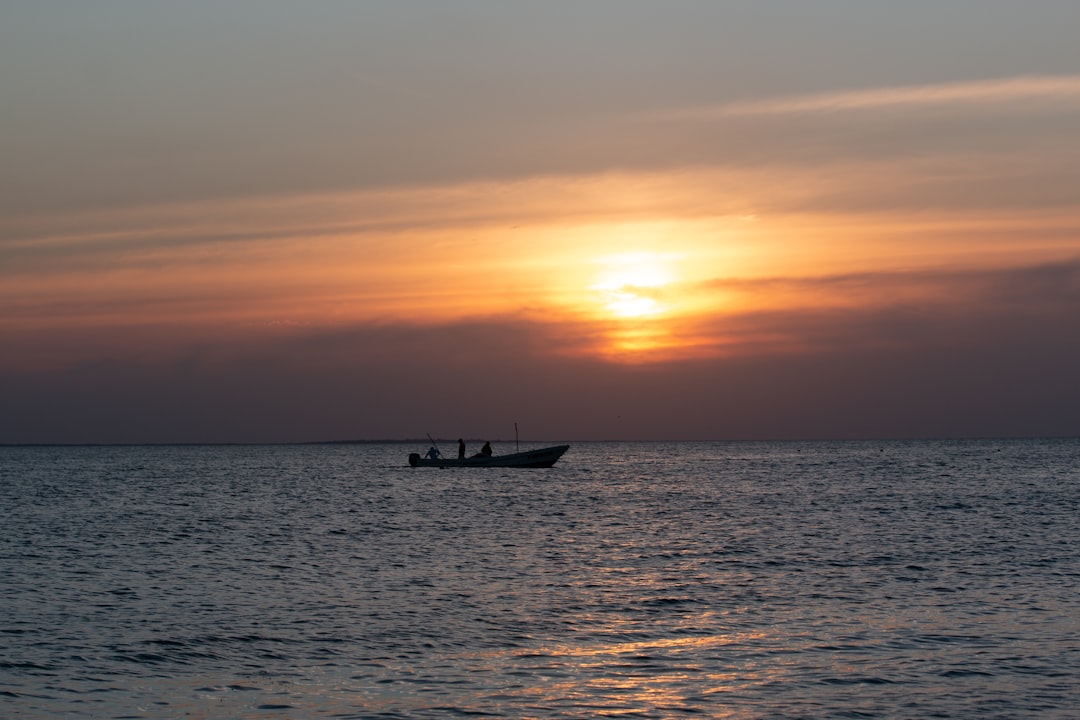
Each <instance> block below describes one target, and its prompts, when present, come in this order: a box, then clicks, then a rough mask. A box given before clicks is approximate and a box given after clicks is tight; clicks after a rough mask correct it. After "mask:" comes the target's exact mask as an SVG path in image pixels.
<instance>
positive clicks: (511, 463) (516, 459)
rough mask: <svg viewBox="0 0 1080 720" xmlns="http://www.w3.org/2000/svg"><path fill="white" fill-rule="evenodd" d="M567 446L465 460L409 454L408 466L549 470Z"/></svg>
mask: <svg viewBox="0 0 1080 720" xmlns="http://www.w3.org/2000/svg"><path fill="white" fill-rule="evenodd" d="M569 449H570V446H569V445H553V446H551V447H546V448H539V449H537V450H526V451H525V452H516V453H510V454H509V455H473V456H472V457H467V458H447V457H436V458H428V457H421V456H420V453H409V464H410V465H412V466H413V467H437V468H451V467H497V468H549V467H551V466H552V465H554V464H555V463H556V462H557V461H558V459H559V458H561V457H562V456H563V453H564V452H566V451H567V450H569Z"/></svg>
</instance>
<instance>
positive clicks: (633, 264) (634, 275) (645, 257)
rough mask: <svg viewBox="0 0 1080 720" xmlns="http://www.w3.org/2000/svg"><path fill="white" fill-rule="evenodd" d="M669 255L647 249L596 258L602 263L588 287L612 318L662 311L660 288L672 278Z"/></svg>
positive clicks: (635, 316)
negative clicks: (592, 282) (646, 250)
mask: <svg viewBox="0 0 1080 720" xmlns="http://www.w3.org/2000/svg"><path fill="white" fill-rule="evenodd" d="M672 259H673V258H672V256H668V255H660V254H658V253H651V252H635V253H622V254H619V255H611V256H608V257H604V258H599V259H598V260H596V261H595V262H596V263H597V264H599V265H601V266H602V267H603V270H602V271H601V273H600V276H599V277H598V278H597V281H596V282H595V283H594V284H593V285H592V286H590V288H589V289H590V290H592V291H593V292H595V293H597V296H598V299H599V303H600V305H601V306H603V308H604V309H605V311H606V313H607V314H608V315H610V316H612V317H616V318H642V317H650V316H654V315H660V314H662V313H664V312H665V311H666V310H667V309H668V306H667V305H666V304H665V303H664V302H663V299H662V298H663V295H662V292H661V288H663V287H664V286H665V285H668V284H670V283H671V282H673V281H674V280H675V277H674V273H673V272H672V270H671V267H670V261H671V260H672Z"/></svg>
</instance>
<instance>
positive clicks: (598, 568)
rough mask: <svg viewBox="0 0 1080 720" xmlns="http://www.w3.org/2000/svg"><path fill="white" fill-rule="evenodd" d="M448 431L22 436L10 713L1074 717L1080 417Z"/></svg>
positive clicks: (6, 518) (8, 652)
mask: <svg viewBox="0 0 1080 720" xmlns="http://www.w3.org/2000/svg"><path fill="white" fill-rule="evenodd" d="M530 447H534V446H533V445H531V446H530ZM425 449H426V448H425V447H423V446H420V445H417V446H409V445H393V444H387V445H321V446H320V445H307V446H238V447H229V446H207V447H186V446H185V447H0V717H5V718H54V717H87V718H114V717H115V718H184V717H192V718H308V717H335V718H434V717H438V718H444V717H454V716H460V715H470V716H471V715H490V716H495V717H506V718H589V717H604V716H619V717H642V718H670V717H680V716H696V717H710V718H890V719H891V718H931V717H940V718H1076V717H1080V441H1077V440H1046V441H965V442H872V443H871V442H852V443H679V444H617V443H578V444H574V445H572V446H571V448H570V450H569V452H568V453H567V454H566V455H565V456H564V457H563V459H562V460H561V461H560V463H559V465H558V466H557V467H555V468H553V469H551V470H492V469H487V470H483V469H473V470H462V469H457V470H454V469H449V470H437V469H425V468H416V469H414V468H410V467H408V466H407V463H406V456H407V454H408V453H409V452H411V451H419V452H423V451H424V450H425ZM511 449H512V444H511V445H503V446H502V447H500V446H499V445H496V452H497V453H498V452H500V451H503V452H506V451H510V450H511Z"/></svg>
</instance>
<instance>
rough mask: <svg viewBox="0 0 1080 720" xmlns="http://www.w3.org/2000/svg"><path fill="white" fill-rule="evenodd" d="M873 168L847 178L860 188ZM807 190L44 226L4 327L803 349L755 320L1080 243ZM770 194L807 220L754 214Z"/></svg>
mask: <svg viewBox="0 0 1080 720" xmlns="http://www.w3.org/2000/svg"><path fill="white" fill-rule="evenodd" d="M857 170H858V169H857V168H851V169H849V170H848V171H847V175H848V176H846V177H845V176H844V174H843V173H840V172H838V173H837V176H840V179H839V180H838V179H835V178H834V179H833V180H831V182H833V183H839V182H840V180H844V179H846V180H847V181H849V182H850V183H852V187H856V186H858V183H860V182H862V181H863V180H864V177H863V176H862V175H860V174H859V173H858V172H857ZM751 180H752V181H754V184H751V183H750V181H751ZM774 180H775V182H773V181H774ZM742 181H746V182H745V183H743V182H742ZM873 182H875V183H880V182H882V180H881V179H880V178H876V177H875V178H874V179H873ZM795 186H796V184H795V183H793V182H792V181H791V179H790V178H786V177H785V178H781V179H777V178H771V177H770V176H768V175H764V174H760V173H758V174H754V175H751V176H747V175H746V174H745V173H744V174H742V175H739V174H732V175H726V174H725V173H722V172H720V171H681V172H672V173H654V174H651V175H650V174H640V175H601V176H596V177H591V178H561V179H560V178H542V179H537V180H529V181H521V182H518V183H506V184H501V185H497V184H491V183H487V184H485V183H476V184H472V185H459V186H452V187H445V188H439V187H435V188H405V189H400V190H394V191H385V190H384V191H378V192H355V193H340V194H337V195H324V196H311V197H294V198H287V199H276V198H266V199H258V198H256V199H250V200H245V201H229V202H222V203H217V204H214V203H209V204H205V205H198V206H169V207H162V208H156V209H155V208H136V209H132V210H130V211H117V212H115V213H113V214H108V213H93V214H85V215H82V216H71V217H61V218H38V219H36V220H33V219H31V220H26V219H24V220H23V221H22V223H21V224H19V223H16V224H15V225H14V226H13V227H14V230H13V231H12V233H13V237H12V239H11V241H10V247H12V248H16V249H17V250H18V253H17V254H15V255H13V256H12V257H13V258H14V259H13V260H12V261H11V262H9V263H8V267H6V268H5V274H4V278H3V279H4V282H3V283H2V284H0V330H4V329H7V330H9V331H12V330H18V331H20V332H21V331H26V332H30V331H33V330H34V329H35V328H39V329H40V328H53V329H62V328H65V327H68V328H92V327H118V326H130V325H147V326H162V325H169V324H174V325H177V326H185V325H186V326H192V327H213V328H227V327H236V326H243V327H268V328H270V327H273V328H288V327H324V326H330V327H340V326H349V325H357V324H370V323H383V324H394V323H396V324H407V325H429V324H453V323H459V322H473V321H484V320H485V319H498V318H503V319H505V320H506V321H508V322H512V321H515V320H523V321H527V322H536V323H538V324H540V325H544V326H548V327H552V328H554V327H557V326H565V327H570V326H573V327H574V328H576V329H575V330H574V332H573V333H568V334H567V338H566V339H563V340H562V341H561V343H560V344H559V349H558V350H556V352H569V353H573V354H581V355H589V356H595V357H600V358H605V359H608V360H614V361H619V362H627V361H629V362H648V361H651V360H665V359H672V358H680V357H700V356H702V355H726V354H729V353H732V352H738V351H739V349H740V347H744V348H751V347H757V346H758V345H757V344H758V343H759V342H767V344H768V345H769V346H770V347H794V348H798V347H800V345H799V343H798V342H796V341H793V340H792V341H788V340H785V339H784V338H782V337H771V336H770V335H769V333H770V332H773V331H770V330H765V329H761V330H758V331H753V330H752V329H751V328H748V327H747V321H746V320H745V318H751V317H754V316H755V315H757V314H762V313H783V312H794V311H803V310H806V309H808V308H809V309H823V310H827V309H844V308H858V307H865V306H875V305H882V306H884V305H889V304H896V303H900V302H908V303H924V302H940V301H943V298H946V297H947V296H948V293H949V292H950V288H951V283H950V282H948V281H947V278H946V275H947V274H948V273H949V272H950V271H952V270H954V269H965V270H968V271H970V270H972V269H978V268H993V267H1003V266H1008V265H1010V264H1011V265H1015V264H1017V263H1019V262H1023V263H1025V264H1032V263H1035V262H1039V261H1048V260H1060V259H1065V258H1070V257H1075V256H1076V255H1077V253H1078V252H1080V250H1078V248H1077V246H1076V241H1075V237H1076V233H1077V232H1078V229H1080V218H1077V217H1075V216H1074V215H1073V214H1072V213H1071V211H1070V210H1069V209H1068V208H1065V209H1063V210H1061V211H1060V212H1058V213H1057V214H1054V213H1040V214H1037V215H1036V214H1023V213H1018V212H1010V211H1008V210H1002V211H1000V212H996V213H995V212H982V213H978V214H976V213H969V214H962V213H957V212H945V211H942V212H938V213H932V212H924V213H922V214H918V215H908V214H903V213H897V212H885V211H882V212H876V213H875V212H862V213H841V212H836V211H827V210H825V209H820V210H817V211H813V210H810V209H806V208H803V207H801V203H802V200H803V198H802V197H801V196H800V195H799V192H797V191H796V189H795ZM718 188H719V189H718ZM764 188H768V189H769V191H770V192H775V194H776V197H777V198H787V200H788V202H790V204H791V205H792V206H793V207H796V208H798V209H797V210H788V211H773V212H767V211H765V210H758V209H755V208H756V206H757V205H767V204H769V202H766V200H765V199H764V198H766V191H765V189H764ZM717 193H723V197H724V201H723V202H722V203H718V202H717V201H716V199H715V198H716V197H717ZM492 197H497V198H498V200H499V203H497V204H496V206H495V207H493V205H492V203H491V198H492ZM778 202H779V201H778V200H775V199H772V200H771V203H772V204H777V203H778ZM192 218H198V221H195V220H193V219H192ZM1017 237H1022V238H1023V242H1022V243H1020V242H1018V241H1017ZM905 274H906V275H905ZM880 278H893V279H892V280H890V285H889V287H888V288H887V289H886V288H883V287H882V286H881V282H880V281H879V279H880ZM897 278H901V279H902V281H901V279H897ZM916 278H918V279H916ZM553 332H554V331H553Z"/></svg>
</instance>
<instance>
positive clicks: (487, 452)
mask: <svg viewBox="0 0 1080 720" xmlns="http://www.w3.org/2000/svg"><path fill="white" fill-rule="evenodd" d="M480 454H481V455H483V456H484V457H491V443H489V442H485V443H484V447H482V448H480Z"/></svg>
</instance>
